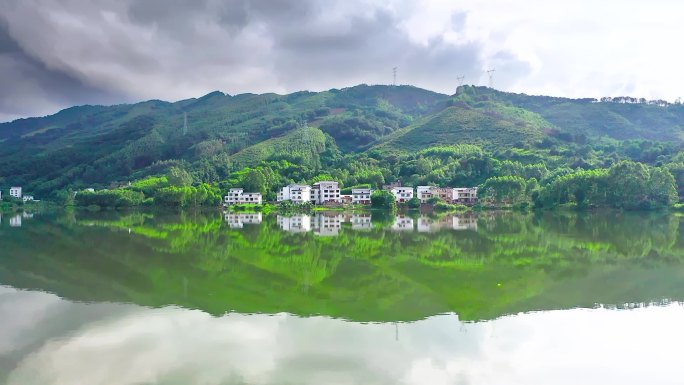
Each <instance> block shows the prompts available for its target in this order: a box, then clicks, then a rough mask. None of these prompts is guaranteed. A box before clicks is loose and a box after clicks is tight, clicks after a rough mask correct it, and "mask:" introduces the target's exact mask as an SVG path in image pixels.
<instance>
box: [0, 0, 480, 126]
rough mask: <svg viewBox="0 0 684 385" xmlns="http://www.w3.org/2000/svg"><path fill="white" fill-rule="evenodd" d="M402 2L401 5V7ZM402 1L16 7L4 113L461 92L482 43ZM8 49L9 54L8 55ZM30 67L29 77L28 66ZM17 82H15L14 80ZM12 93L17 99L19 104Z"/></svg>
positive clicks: (458, 16)
mask: <svg viewBox="0 0 684 385" xmlns="http://www.w3.org/2000/svg"><path fill="white" fill-rule="evenodd" d="M396 4H400V6H396ZM401 4H403V3H393V2H382V1H381V2H374V1H367V0H350V1H339V0H338V1H330V2H325V3H321V2H318V1H312V0H305V1H302V0H297V1H295V0H278V1H263V0H261V1H260V0H230V1H219V0H200V1H189V0H172V1H160V0H152V1H144V2H141V1H132V0H127V1H126V0H123V1H113V0H95V1H91V2H87V3H83V2H81V1H75V0H66V1H62V2H59V3H55V2H53V1H48V0H22V1H19V0H10V1H9V4H7V6H4V7H3V8H2V10H1V11H0V23H3V25H4V29H3V30H0V31H4V33H2V32H0V33H2V37H1V39H3V41H5V43H3V44H4V45H6V46H8V47H10V48H11V49H12V50H13V51H12V53H8V54H7V55H4V54H3V57H4V56H7V57H9V58H11V61H10V59H7V60H6V61H7V63H6V64H5V65H4V66H3V67H2V69H1V70H0V76H2V77H3V80H7V82H6V89H8V90H9V92H8V93H4V95H5V96H4V97H2V98H1V99H2V100H0V114H3V116H19V115H27V114H33V113H38V114H44V113H48V112H52V111H53V110H54V109H55V108H57V107H58V106H68V105H70V104H73V103H84V102H90V103H107V102H113V101H131V100H140V99H149V98H159V99H165V100H177V99H182V98H188V97H195V96H199V95H202V94H204V93H207V92H210V91H213V90H216V89H218V90H221V91H224V92H227V93H231V94H235V93H242V92H272V91H276V92H293V91H298V90H301V89H310V90H323V89H328V88H333V87H336V88H339V87H346V86H350V85H355V84H359V83H369V84H377V83H383V84H388V83H391V81H392V68H393V67H399V81H400V83H405V84H406V83H408V84H414V85H417V86H422V87H426V88H431V89H435V90H437V91H443V92H453V89H454V87H455V85H456V77H457V76H459V75H461V74H465V75H466V76H468V77H471V78H473V79H474V78H476V77H477V76H479V73H480V72H481V71H482V69H483V65H484V64H483V63H484V62H483V58H482V55H481V44H480V43H478V42H476V41H454V40H447V39H444V38H443V37H442V32H450V33H458V31H457V29H458V28H462V27H463V26H464V24H465V20H466V18H467V15H466V14H464V13H463V12H458V11H454V12H451V14H450V15H449V17H448V18H447V23H446V24H445V25H444V26H443V27H440V29H439V31H436V32H435V33H434V34H432V35H431V36H429V38H428V39H426V40H421V39H420V38H416V37H415V36H414V33H413V32H412V31H415V29H411V28H408V27H407V26H408V24H407V17H409V16H410V14H408V13H406V11H407V9H409V8H412V7H415V5H413V6H410V7H409V6H406V5H401ZM3 52H4V51H3ZM19 68H20V69H21V70H20V69H19ZM9 80H13V81H9ZM8 94H17V95H18V96H19V97H18V98H13V99H11V100H10V98H9V97H8V96H7V95H8Z"/></svg>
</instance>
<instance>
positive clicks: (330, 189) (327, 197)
mask: <svg viewBox="0 0 684 385" xmlns="http://www.w3.org/2000/svg"><path fill="white" fill-rule="evenodd" d="M311 201H312V202H314V203H316V204H326V203H328V204H329V203H341V202H342V200H341V199H340V184H339V183H337V182H332V181H321V182H316V183H314V185H313V187H312V188H311Z"/></svg>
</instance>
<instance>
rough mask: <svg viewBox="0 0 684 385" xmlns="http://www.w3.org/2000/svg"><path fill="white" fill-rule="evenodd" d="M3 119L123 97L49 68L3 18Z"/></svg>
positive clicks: (0, 115)
mask: <svg viewBox="0 0 684 385" xmlns="http://www.w3.org/2000/svg"><path fill="white" fill-rule="evenodd" d="M0 87H1V88H2V92H0V121H6V120H11V119H13V118H17V117H22V116H31V115H36V114H38V115H39V114H44V113H47V112H50V111H55V110H56V109H59V108H62V107H64V106H69V105H73V104H85V103H90V104H93V103H112V102H115V101H117V100H121V99H122V97H121V95H114V94H113V93H112V92H110V91H107V90H99V89H96V88H94V87H91V86H89V85H87V84H84V83H83V82H82V81H81V80H79V79H76V78H74V77H73V76H70V75H69V74H67V73H64V72H60V71H55V70H51V69H49V68H47V67H46V66H45V64H44V63H42V62H41V61H40V60H39V59H37V58H35V57H32V56H31V55H29V54H27V53H26V52H24V51H23V50H22V49H21V47H20V46H19V45H18V44H17V43H16V41H15V40H14V39H12V37H11V36H10V35H9V32H8V30H7V26H6V25H5V24H4V23H3V22H1V21H0Z"/></svg>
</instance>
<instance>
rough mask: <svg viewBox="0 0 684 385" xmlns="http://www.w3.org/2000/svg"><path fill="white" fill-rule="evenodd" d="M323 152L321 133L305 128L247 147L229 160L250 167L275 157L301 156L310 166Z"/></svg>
mask: <svg viewBox="0 0 684 385" xmlns="http://www.w3.org/2000/svg"><path fill="white" fill-rule="evenodd" d="M324 150H325V135H324V134H323V132H322V131H321V130H319V129H317V128H312V127H306V128H299V129H296V130H293V131H290V132H288V133H287V134H285V135H283V136H279V137H277V138H271V139H268V140H265V141H263V142H259V143H257V144H255V145H253V146H250V147H247V148H245V149H244V150H242V151H240V152H238V153H236V154H235V155H233V157H232V158H231V159H232V161H233V162H234V163H235V164H237V165H240V166H252V165H255V164H258V163H259V162H261V161H263V160H266V159H268V158H271V157H275V156H301V157H302V159H303V160H304V161H305V162H306V163H307V164H312V163H314V162H316V159H317V156H318V154H320V153H321V152H323V151H324Z"/></svg>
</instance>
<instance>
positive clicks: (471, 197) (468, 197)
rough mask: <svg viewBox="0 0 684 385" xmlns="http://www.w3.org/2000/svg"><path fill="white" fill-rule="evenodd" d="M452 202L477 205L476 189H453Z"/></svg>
mask: <svg viewBox="0 0 684 385" xmlns="http://www.w3.org/2000/svg"><path fill="white" fill-rule="evenodd" d="M454 201H455V202H458V203H477V187H458V188H455V189H454Z"/></svg>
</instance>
